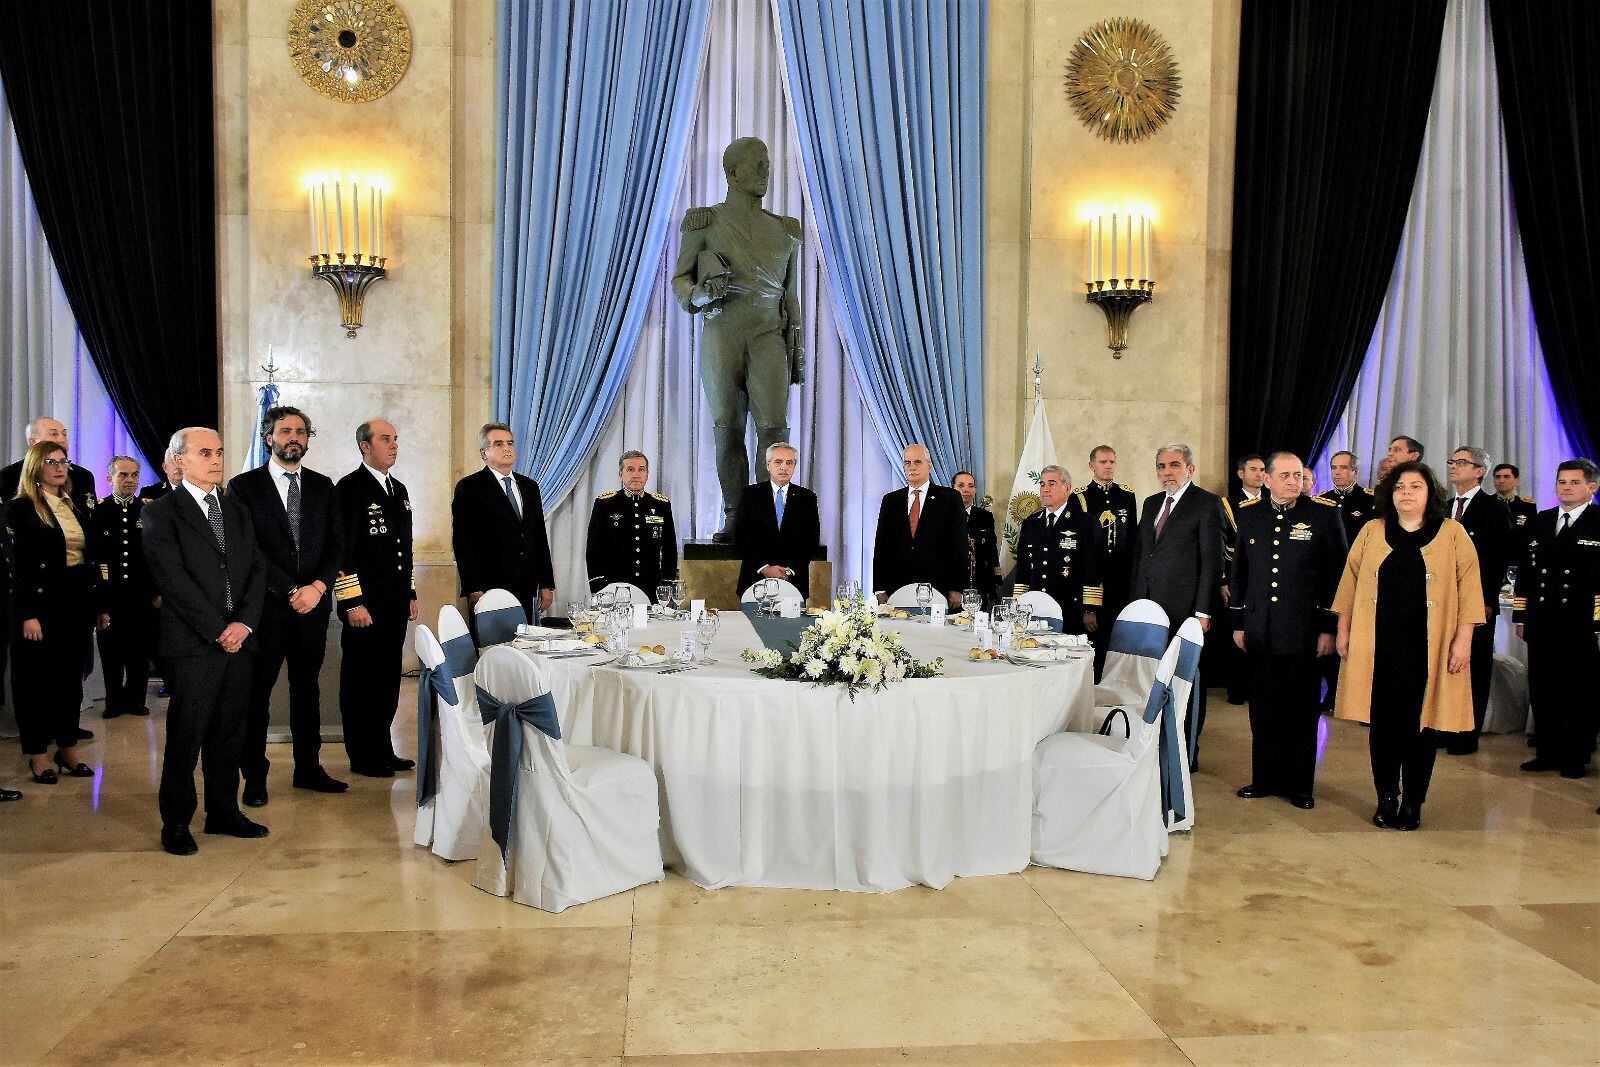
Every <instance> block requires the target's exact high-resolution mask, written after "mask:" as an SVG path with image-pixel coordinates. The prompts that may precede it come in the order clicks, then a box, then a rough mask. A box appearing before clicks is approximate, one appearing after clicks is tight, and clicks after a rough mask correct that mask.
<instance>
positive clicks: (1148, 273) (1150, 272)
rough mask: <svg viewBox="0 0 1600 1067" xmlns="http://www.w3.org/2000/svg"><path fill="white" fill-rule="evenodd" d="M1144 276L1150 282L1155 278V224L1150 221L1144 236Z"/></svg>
mask: <svg viewBox="0 0 1600 1067" xmlns="http://www.w3.org/2000/svg"><path fill="white" fill-rule="evenodd" d="M1144 269H1145V277H1147V278H1149V279H1150V280H1151V281H1152V282H1153V281H1155V280H1156V224H1155V223H1154V222H1151V223H1150V228H1149V231H1148V233H1147V235H1146V236H1145V264H1144Z"/></svg>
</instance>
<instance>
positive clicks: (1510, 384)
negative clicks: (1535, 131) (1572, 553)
mask: <svg viewBox="0 0 1600 1067" xmlns="http://www.w3.org/2000/svg"><path fill="white" fill-rule="evenodd" d="M1498 85H1499V83H1498V82H1497V81H1496V79H1495V70H1494V54H1493V45H1492V43H1491V38H1490V34H1489V14H1488V10H1487V8H1486V6H1485V3H1484V0H1451V3H1450V7H1449V10H1448V12H1447V14H1446V16H1445V28H1444V42H1443V48H1442V49H1441V52H1440V56H1439V75H1438V80H1437V82H1436V83H1435V85H1434V90H1433V103H1432V105H1431V110H1430V112H1429V115H1428V132H1427V136H1426V140H1425V141H1424V143H1423V150H1422V159H1421V162H1420V163H1419V165H1418V168H1417V183H1416V188H1415V191H1414V192H1413V193H1412V195H1411V210H1410V214H1409V215H1408V216H1407V218H1406V227H1405V234H1404V236H1403V238H1402V240H1401V244H1400V254H1399V257H1398V258H1397V260H1396V263H1395V271H1394V277H1393V279H1392V280H1391V281H1390V283H1389V292H1388V295H1387V297H1386V298H1385V300H1384V307H1383V312H1382V314H1380V315H1379V317H1378V325H1377V328H1376V329H1375V330H1374V331H1373V335H1372V344H1371V346H1370V347H1369V348H1368V349H1367V355H1366V359H1365V361H1364V362H1363V363H1362V368H1361V375H1360V377H1359V378H1357V379H1356V386H1355V391H1354V393H1352V394H1351V397H1350V403H1349V405H1348V406H1347V407H1346V408H1345V413H1344V418H1343V420H1342V421H1341V422H1340V424H1339V426H1338V428H1337V429H1336V430H1335V431H1334V434H1333V438H1332V440H1331V441H1330V442H1329V445H1328V448H1327V450H1326V451H1325V452H1324V454H1323V456H1322V457H1321V459H1320V461H1319V463H1318V468H1319V473H1318V485H1319V486H1321V487H1323V488H1326V487H1327V486H1328V485H1330V484H1331V482H1330V481H1329V477H1328V473H1327V457H1328V456H1330V455H1332V454H1333V453H1334V452H1335V451H1338V450H1340V449H1349V450H1351V451H1353V452H1355V453H1356V454H1357V455H1358V456H1359V457H1361V461H1362V469H1363V479H1362V480H1363V481H1370V480H1371V476H1372V474H1373V473H1374V472H1375V470H1376V468H1377V461H1378V460H1379V459H1381V458H1382V456H1383V453H1384V451H1385V449H1387V447H1388V444H1389V441H1390V439H1391V438H1393V437H1394V436H1396V435H1398V434H1408V435H1410V436H1412V437H1415V438H1416V439H1417V440H1419V441H1421V442H1422V443H1423V444H1424V445H1425V446H1426V447H1427V455H1426V457H1425V458H1426V459H1427V460H1428V461H1429V462H1430V463H1431V464H1432V465H1433V467H1434V470H1435V471H1436V472H1437V473H1438V474H1439V477H1440V478H1441V479H1442V478H1444V477H1445V468H1444V465H1443V464H1444V461H1445V460H1446V459H1447V458H1449V452H1450V450H1451V449H1453V448H1455V447H1456V446H1457V445H1477V446H1479V447H1482V448H1485V449H1487V450H1488V452H1489V454H1490V456H1491V457H1492V458H1493V462H1494V463H1500V462H1507V463H1514V464H1516V465H1517V466H1518V467H1520V468H1521V469H1522V493H1523V495H1525V496H1531V497H1534V498H1535V499H1537V500H1539V501H1540V503H1541V505H1542V506H1551V505H1553V504H1554V492H1553V485H1554V482H1555V468H1556V464H1557V463H1559V462H1561V461H1562V460H1564V459H1569V458H1571V457H1572V455H1573V454H1574V453H1573V451H1572V446H1571V444H1570V442H1569V441H1568V440H1567V435H1566V433H1565V431H1564V430H1563V428H1562V425H1561V419H1560V416H1559V415H1558V413H1557V411H1556V407H1555V400H1554V395H1553V393H1552V392H1551V387H1550V377H1549V375H1548V374H1547V373H1546V371H1545V363H1544V352H1543V351H1542V350H1541V349H1540V347H1539V335H1538V333H1537V331H1536V329H1535V326H1534V321H1533V307H1532V305H1531V304H1530V303H1529V298H1528V273H1527V267H1526V265H1525V263H1524V261H1523V258H1522V239H1521V237H1520V235H1519V234H1518V232H1517V224H1516V216H1515V214H1514V213H1513V211H1512V201H1511V184H1510V175H1509V174H1508V172H1507V169H1506V154H1505V131H1504V128H1503V127H1502V125H1501V122H1500V93H1499V88H1498ZM1486 482H1487V479H1486Z"/></svg>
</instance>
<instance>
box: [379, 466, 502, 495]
mask: <svg viewBox="0 0 1600 1067" xmlns="http://www.w3.org/2000/svg"><path fill="white" fill-rule="evenodd" d="M361 465H362V466H363V467H365V468H366V469H367V473H368V474H370V475H372V476H373V477H374V478H376V479H378V484H379V485H380V486H382V487H383V491H384V493H386V494H387V493H389V492H390V488H389V482H390V478H389V476H388V475H387V474H384V473H383V472H382V471H380V470H378V469H377V468H376V467H374V466H373V465H372V464H370V463H363V464H361ZM512 484H513V485H515V484H516V483H515V482H513V483H512ZM501 488H502V489H504V488H505V487H504V486H501Z"/></svg>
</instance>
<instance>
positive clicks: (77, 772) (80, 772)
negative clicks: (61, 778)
mask: <svg viewBox="0 0 1600 1067" xmlns="http://www.w3.org/2000/svg"><path fill="white" fill-rule="evenodd" d="M54 759H55V761H56V766H57V767H60V768H61V773H62V774H64V775H66V776H67V777H68V778H93V777H94V771H93V770H91V769H90V768H89V765H88V764H87V763H79V764H76V765H68V763H67V761H66V760H64V759H62V758H61V753H60V752H57V753H56V754H55V756H54Z"/></svg>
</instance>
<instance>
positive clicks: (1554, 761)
mask: <svg viewBox="0 0 1600 1067" xmlns="http://www.w3.org/2000/svg"><path fill="white" fill-rule="evenodd" d="M1596 492H1600V467H1596V466H1595V464H1594V462H1593V461H1591V460H1588V459H1569V460H1567V461H1566V462H1564V463H1562V464H1561V466H1560V467H1558V468H1557V469H1556V500H1557V501H1558V504H1557V506H1556V507H1553V508H1551V509H1550V510H1549V511H1541V512H1539V515H1538V517H1537V518H1535V519H1534V520H1533V522H1532V524H1531V528H1530V531H1529V535H1528V543H1527V545H1526V547H1525V548H1524V549H1523V554H1522V562H1521V564H1520V565H1519V566H1518V567H1517V593H1516V601H1515V607H1514V610H1513V614H1512V619H1513V620H1514V621H1515V622H1516V624H1517V636H1518V637H1520V638H1522V639H1523V640H1524V641H1526V642H1527V643H1528V697H1529V699H1530V700H1531V701H1532V703H1533V714H1534V718H1535V720H1536V721H1537V722H1538V745H1537V748H1536V749H1535V752H1536V753H1537V755H1535V756H1534V758H1533V759H1531V760H1529V761H1528V762H1526V763H1524V764H1523V765H1522V769H1523V770H1525V771H1560V772H1561V777H1563V778H1582V777H1584V776H1585V775H1586V774H1588V765H1589V757H1590V756H1592V755H1593V754H1594V747H1595V732H1596V728H1597V727H1600V700H1596V699H1595V695H1594V686H1595V679H1596V678H1600V506H1597V505H1596V504H1595V502H1594V496H1595V493H1596Z"/></svg>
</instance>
